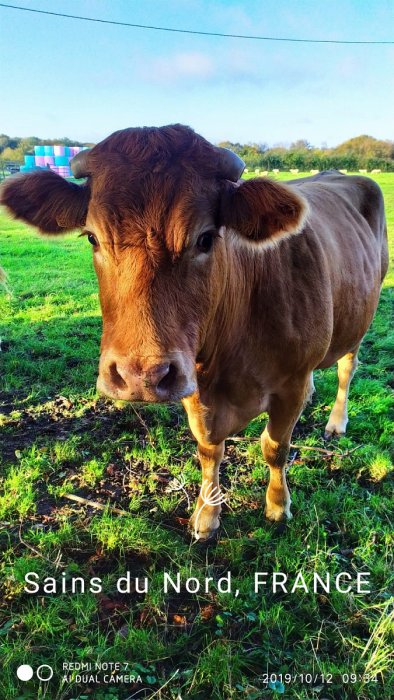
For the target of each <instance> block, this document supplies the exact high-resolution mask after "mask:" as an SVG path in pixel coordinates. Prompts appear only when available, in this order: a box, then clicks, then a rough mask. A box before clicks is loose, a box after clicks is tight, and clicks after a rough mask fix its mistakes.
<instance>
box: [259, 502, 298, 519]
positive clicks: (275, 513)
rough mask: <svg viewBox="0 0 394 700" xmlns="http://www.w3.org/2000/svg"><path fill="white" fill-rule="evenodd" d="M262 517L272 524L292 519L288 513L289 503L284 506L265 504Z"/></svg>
mask: <svg viewBox="0 0 394 700" xmlns="http://www.w3.org/2000/svg"><path fill="white" fill-rule="evenodd" d="M264 515H265V517H266V518H267V520H270V521H271V522H273V523H281V522H285V521H286V520H291V519H292V517H293V516H292V514H291V511H290V503H289V504H288V505H285V506H278V505H276V504H275V503H267V504H266V506H265V511H264Z"/></svg>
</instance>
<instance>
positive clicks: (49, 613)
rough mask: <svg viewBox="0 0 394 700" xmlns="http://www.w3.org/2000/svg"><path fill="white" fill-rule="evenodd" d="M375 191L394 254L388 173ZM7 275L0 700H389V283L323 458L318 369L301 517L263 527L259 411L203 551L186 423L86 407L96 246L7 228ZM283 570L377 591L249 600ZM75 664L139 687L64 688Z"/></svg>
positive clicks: (328, 374) (294, 465) (158, 413)
mask: <svg viewBox="0 0 394 700" xmlns="http://www.w3.org/2000/svg"><path fill="white" fill-rule="evenodd" d="M290 177H293V176H290V174H289V176H288V177H287V176H286V174H282V175H281V176H280V179H289V178H290ZM374 179H376V181H377V182H379V184H380V185H381V187H382V188H383V191H384V194H385V200H386V206H387V215H388V221H389V231H390V235H391V241H393V239H394V174H380V175H376V176H375V178H374ZM0 261H1V264H2V266H3V267H4V268H5V269H6V270H7V272H8V275H9V290H8V292H4V293H2V294H0V326H1V333H0V335H1V339H2V345H1V349H2V352H1V355H0V362H1V394H0V425H1V445H2V447H1V481H0V550H1V560H0V584H1V596H0V642H1V651H0V655H1V658H0V667H1V669H2V670H1V672H0V700H18V699H22V698H23V699H30V698H31V699H32V700H33V699H34V700H35V699H36V698H41V699H42V698H46V699H47V700H61V699H66V698H80V699H81V700H84V699H86V698H94V700H110V699H113V698H118V699H119V700H121V699H125V698H141V697H156V698H161V699H167V698H168V699H170V698H171V699H173V700H175V699H176V698H178V699H179V698H182V699H183V700H185V699H186V698H187V699H189V698H193V699H196V700H197V699H198V700H206V699H207V698H214V699H217V700H218V699H222V698H223V699H227V698H231V699H237V700H238V699H241V700H242V699H245V700H256V699H257V698H275V697H277V696H280V695H282V694H284V696H285V697H288V698H297V699H300V700H301V699H303V700H306V699H308V700H310V699H312V698H320V700H323V699H324V698H325V699H329V700H336V699H337V698H350V699H354V700H356V699H358V700H364V699H370V698H371V699H375V698H376V699H377V700H378V699H379V700H380V699H381V698H390V697H393V695H394V676H393V666H394V654H393V641H394V635H393V631H394V629H393V627H394V622H393V616H392V611H393V592H394V591H393V588H394V586H393V581H394V579H393V539H394V537H393V466H392V461H391V460H392V454H393V452H392V450H393V434H392V426H393V423H392V418H393V411H392V409H393V400H392V387H393V368H394V367H393V365H394V357H393V355H394V329H393V314H392V311H393V279H394V273H393V267H391V272H390V274H389V275H388V277H387V279H386V281H385V286H384V290H383V293H382V297H381V302H380V305H379V309H378V312H377V315H376V318H375V320H374V323H373V326H372V328H371V329H370V331H369V333H368V335H367V337H366V338H365V341H364V343H363V345H362V350H361V356H360V359H361V365H360V367H359V369H358V372H357V375H356V377H355V379H354V381H353V383H352V388H351V397H350V405H349V414H350V421H349V427H348V434H347V436H346V437H344V438H341V439H339V440H338V441H337V442H334V443H330V444H328V445H327V444H325V443H324V441H323V439H322V433H323V428H324V425H325V423H326V421H327V416H328V413H329V411H330V408H331V405H332V403H333V400H334V397H335V393H336V371H335V368H332V369H330V370H325V371H319V372H316V378H315V382H316V388H317V393H316V395H315V398H314V401H313V404H312V405H311V406H309V407H308V408H307V409H306V411H305V413H304V415H303V416H302V418H301V420H300V422H299V424H298V426H297V427H296V431H295V433H294V436H293V443H295V444H296V445H297V447H296V448H294V449H292V451H291V455H290V469H289V479H288V480H289V484H290V488H291V489H292V500H293V515H294V519H293V520H292V521H291V523H290V524H289V525H288V526H286V527H279V528H278V527H275V526H273V525H270V524H268V523H267V522H265V521H264V518H263V514H262V504H263V494H264V491H265V487H266V483H267V471H268V470H267V469H266V468H265V466H264V463H263V460H262V456H261V451H260V445H259V442H258V441H256V440H254V439H253V438H255V437H257V436H259V435H260V433H261V431H262V429H263V426H264V424H265V416H264V415H263V416H260V417H259V418H258V419H256V420H254V421H253V422H252V423H251V424H250V425H249V427H248V428H247V430H245V432H244V436H245V440H241V441H234V442H232V441H229V442H228V445H227V451H226V457H225V460H224V463H223V466H222V468H221V473H222V483H223V485H224V489H225V491H226V494H227V497H228V500H229V503H230V505H231V508H226V507H225V509H224V514H223V517H222V528H221V533H220V538H219V541H218V542H217V543H216V544H214V545H211V546H210V547H208V548H206V547H203V546H201V545H198V544H196V543H191V541H190V539H189V537H188V535H187V531H186V527H185V519H186V518H187V517H188V516H189V515H190V512H191V511H190V506H192V505H193V501H194V499H195V498H196V496H197V493H198V490H199V483H200V475H199V467H198V463H197V460H196V458H195V456H194V455H195V443H194V441H193V440H192V439H191V437H190V434H189V431H188V428H187V424H186V421H185V417H184V415H183V411H182V408H181V407H178V406H173V405H170V406H160V407H153V406H146V407H143V408H141V407H140V406H139V407H138V408H136V407H133V406H132V405H126V406H118V405H114V404H113V403H111V402H110V401H106V400H104V399H102V398H98V397H97V396H96V394H95V389H94V387H95V381H96V370H97V363H98V356H99V341H100V333H101V321H100V312H99V306H98V296H97V285H96V278H95V275H94V272H93V269H92V264H91V250H90V246H89V244H88V243H87V242H86V240H85V239H81V238H77V237H76V236H68V237H66V238H60V239H57V240H54V239H52V240H48V239H43V238H40V237H39V236H37V235H36V233H35V232H33V230H31V229H29V228H27V227H25V226H23V225H21V224H19V223H16V222H13V221H11V220H10V219H8V218H6V216H5V215H4V213H2V214H0ZM311 448H313V449H311ZM70 495H71V497H72V496H79V497H80V498H82V499H87V500H90V501H93V502H95V503H99V504H102V506H103V507H104V509H103V510H100V509H98V508H97V507H95V506H94V505H89V504H86V502H82V503H81V502H76V501H75V500H70ZM115 508H116V509H118V510H120V511H122V512H121V513H119V512H116V511H115V510H114V509H115ZM127 570H129V571H130V572H131V575H132V577H133V578H134V576H140V577H144V576H147V577H148V579H149V582H150V585H149V591H148V592H147V593H138V592H137V591H136V590H135V589H133V588H131V590H130V592H129V593H126V594H120V593H118V592H117V590H116V580H117V579H118V577H119V576H122V575H124V573H125V572H126V571H127ZM229 570H230V571H231V572H232V576H233V579H234V581H235V582H236V585H235V586H234V588H235V587H237V588H238V589H239V596H238V597H235V596H234V595H231V594H229V593H220V592H218V591H217V590H216V589H215V588H213V589H212V590H210V591H209V592H208V593H204V592H203V593H199V594H191V593H187V592H182V593H181V594H179V595H177V594H175V593H174V592H169V593H164V592H163V590H162V583H163V576H164V573H163V572H164V571H167V572H170V573H172V574H173V575H174V576H175V574H176V572H177V571H180V572H181V576H182V579H185V578H187V577H189V576H195V577H197V578H199V579H201V580H202V579H203V578H205V577H206V576H212V577H213V578H214V579H215V580H216V579H217V578H218V577H220V576H221V575H224V573H226V572H227V571H229ZM273 570H280V571H284V572H286V573H287V574H288V575H289V577H290V579H291V578H294V575H295V574H296V573H297V572H298V571H300V570H302V571H303V572H304V573H305V576H306V578H307V580H310V578H311V577H312V574H313V573H314V572H318V573H319V572H320V573H321V574H324V572H326V571H329V572H330V573H332V574H335V573H338V572H340V571H346V572H349V573H352V574H353V575H354V573H355V572H357V571H361V572H370V573H371V578H370V587H371V593H369V594H358V593H356V592H355V591H354V590H352V591H351V592H350V593H349V594H347V595H343V594H341V593H339V592H337V591H334V592H331V593H330V594H318V595H315V594H313V593H305V592H304V591H303V590H302V589H300V590H298V591H296V592H295V593H294V594H292V595H286V594H285V593H283V592H277V593H272V592H270V591H267V592H266V593H262V594H255V593H254V592H253V577H254V572H255V571H265V572H272V571H273ZM26 572H36V573H37V574H39V576H40V580H42V579H43V578H44V577H45V576H51V577H54V578H55V579H56V581H59V582H60V581H61V579H62V578H64V575H63V574H65V575H66V580H67V581H70V579H71V577H73V576H74V577H75V576H81V577H83V578H84V579H85V580H86V582H87V585H88V584H89V579H90V578H91V577H100V578H101V579H102V581H103V591H102V593H99V594H97V593H90V592H85V593H79V592H78V591H77V592H76V593H75V594H71V593H70V592H69V591H68V592H66V593H65V594H62V593H61V591H60V590H58V592H57V593H56V594H54V593H52V594H45V593H43V592H42V591H40V593H39V594H37V595H29V594H28V593H25V592H24V590H23V588H24V576H25V574H26ZM59 586H60V584H59ZM65 662H67V663H71V662H85V663H86V662H92V663H93V664H94V663H95V662H101V663H103V662H127V663H128V664H129V671H128V673H129V674H130V675H132V674H134V675H139V676H140V677H141V679H142V683H133V682H129V683H128V682H125V683H123V684H118V685H117V684H114V683H112V684H108V685H106V686H104V685H95V684H94V683H93V682H92V681H91V679H90V681H89V679H85V680H83V679H82V680H81V681H80V682H77V681H76V675H77V672H76V671H75V670H74V671H68V672H67V674H66V675H67V679H64V678H63V677H64V675H65V673H66V672H64V671H63V670H62V668H63V666H62V664H63V663H65ZM24 663H26V664H30V665H31V666H32V667H33V668H34V669H36V668H37V667H38V666H40V665H41V664H49V665H50V666H51V667H53V669H54V676H53V678H52V679H51V680H50V681H49V682H39V681H38V680H37V679H36V678H33V679H32V680H31V681H29V682H22V681H19V680H18V679H17V677H16V668H17V667H18V666H19V665H20V664H24ZM266 674H268V675H269V676H270V674H277V678H276V679H275V677H274V676H273V677H272V678H271V681H270V683H267V682H266V681H267V679H266V677H265V675H266ZM280 674H283V676H281V675H280ZM284 674H290V675H291V678H290V677H289V675H287V676H285V675H284ZM306 674H311V676H308V675H306ZM344 674H345V675H344ZM346 674H347V675H346ZM350 674H355V676H356V677H355V678H352V677H351V675H350ZM321 676H323V677H324V678H323V680H322V679H321ZM371 679H372V680H371ZM275 681H276V682H275ZM325 681H327V682H325ZM328 681H331V682H328Z"/></svg>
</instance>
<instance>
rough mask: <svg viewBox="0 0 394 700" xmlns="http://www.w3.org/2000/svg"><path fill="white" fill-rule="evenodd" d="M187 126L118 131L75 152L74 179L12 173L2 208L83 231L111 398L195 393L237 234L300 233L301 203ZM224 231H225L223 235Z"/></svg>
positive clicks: (41, 223) (103, 374)
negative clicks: (249, 175)
mask: <svg viewBox="0 0 394 700" xmlns="http://www.w3.org/2000/svg"><path fill="white" fill-rule="evenodd" d="M242 170H243V163H242V161H241V160H240V159H239V158H238V157H237V156H234V154H231V153H229V152H228V151H225V150H224V149H218V148H217V147H214V146H212V145H211V144H210V143H209V142H208V141H206V140H205V139H203V138H202V137H201V136H198V135H197V134H195V133H194V132H193V131H192V130H191V129H189V128H188V127H184V126H180V125H173V126H166V127H161V128H156V127H152V128H141V129H125V130H123V131H118V132H116V133H114V134H112V135H111V136H109V137H108V138H107V139H105V140H104V141H102V142H101V143H99V144H98V145H97V146H95V147H94V148H93V149H92V150H90V151H85V152H83V153H82V154H80V155H79V156H77V157H76V159H75V162H74V172H75V175H76V176H78V177H87V180H86V183H85V184H84V185H77V184H72V183H70V182H67V181H66V180H64V179H62V178H61V177H60V176H58V175H57V174H55V173H53V172H51V171H45V170H43V171H42V172H34V173H31V174H26V175H23V176H17V177H16V178H13V179H11V180H9V181H8V182H6V184H5V185H3V187H2V190H1V200H0V201H1V203H2V204H4V205H5V206H6V207H7V208H8V209H9V211H11V213H12V214H13V215H14V216H16V217H17V218H20V219H23V220H24V221H26V222H28V223H29V224H33V225H34V226H36V227H37V228H39V229H40V231H41V232H42V233H51V234H55V233H64V232H66V231H68V230H71V229H74V228H81V229H82V235H85V236H86V239H87V242H88V244H90V245H91V246H92V252H93V262H94V266H95V269H96V273H97V277H98V281H99V289H100V302H101V308H102V314H103V335H102V342H101V359H100V371H99V378H98V388H99V390H100V391H102V392H103V393H105V394H107V395H109V396H111V397H113V398H118V399H124V400H132V401H141V400H143V401H174V400H178V399H180V398H183V397H185V396H188V395H190V394H192V393H193V392H194V391H195V389H196V369H195V367H196V359H197V358H198V356H199V354H200V353H201V351H202V350H203V347H204V343H205V339H206V337H207V334H208V333H211V332H212V323H213V321H214V318H215V317H216V318H217V314H218V313H219V312H220V304H221V303H222V301H223V299H222V297H223V294H224V293H225V288H226V284H225V282H226V276H227V271H228V265H229V258H230V257H231V255H232V250H233V248H234V247H237V246H238V247H242V246H239V244H238V242H239V241H241V240H243V241H244V243H245V242H246V244H247V245H248V246H255V245H259V244H260V245H261V244H269V243H272V242H273V241H275V240H278V239H279V238H281V237H283V236H285V235H289V234H291V233H295V232H297V231H299V230H300V228H301V226H302V222H303V219H304V216H305V203H304V201H303V200H302V198H300V197H299V196H298V195H296V194H295V193H294V192H293V191H291V190H290V189H288V188H286V187H285V186H283V185H281V184H278V183H275V182H271V181H269V180H264V179H255V180H250V181H246V182H242V183H240V182H238V178H239V177H240V175H241V173H242ZM229 230H231V231H230V233H229Z"/></svg>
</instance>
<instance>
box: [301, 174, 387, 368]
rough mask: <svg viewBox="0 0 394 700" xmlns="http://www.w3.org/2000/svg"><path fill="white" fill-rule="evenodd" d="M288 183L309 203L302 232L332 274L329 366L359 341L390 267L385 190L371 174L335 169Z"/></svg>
mask: <svg viewBox="0 0 394 700" xmlns="http://www.w3.org/2000/svg"><path fill="white" fill-rule="evenodd" d="M291 186H292V187H295V188H296V189H297V190H299V191H300V192H301V193H302V194H303V196H304V197H305V198H306V199H307V201H308V203H309V206H310V214H309V217H308V226H307V229H306V231H305V234H306V236H307V238H309V240H311V241H312V239H316V240H318V241H319V242H320V244H321V248H320V255H323V258H324V261H325V268H326V270H327V271H328V276H329V279H330V285H331V296H332V310H333V330H332V342H331V344H330V348H329V350H328V352H327V355H326V357H325V358H324V360H323V361H322V363H321V366H325V365H330V364H332V363H333V362H334V361H335V360H336V359H338V357H340V356H341V354H343V353H345V352H349V351H350V350H352V347H351V346H352V345H354V346H355V345H357V343H359V342H360V340H361V339H362V337H363V335H364V334H365V332H366V330H367V329H368V327H369V325H370V323H371V321H372V318H373V315H374V313H375V310H376V307H377V303H378V299H379V293H380V285H381V282H382V280H383V277H384V275H385V274H386V271H387V267H388V248H387V228H386V221H385V215H384V202H383V195H382V192H381V190H380V188H379V186H378V185H377V184H376V183H375V182H374V181H373V180H371V179H370V178H366V177H362V176H347V175H342V174H340V173H337V172H335V171H334V172H332V171H330V172H327V173H320V174H319V175H317V176H315V177H313V178H305V179H304V180H302V181H293V182H292V183H291ZM301 235H303V234H301ZM295 243H296V241H294V244H295Z"/></svg>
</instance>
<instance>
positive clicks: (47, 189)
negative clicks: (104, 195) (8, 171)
mask: <svg viewBox="0 0 394 700" xmlns="http://www.w3.org/2000/svg"><path fill="white" fill-rule="evenodd" d="M89 198H90V187H89V186H88V185H76V184H75V183H72V182H67V180H65V179H64V178H62V177H60V175H58V174H57V173H54V172H52V171H51V170H42V171H37V172H33V173H29V174H26V175H16V176H15V177H13V178H10V179H9V180H6V182H5V183H4V184H3V185H2V186H1V188H0V204H3V205H4V206H5V207H6V208H7V209H8V211H9V212H10V214H11V215H12V216H14V217H15V218H17V219H22V220H23V221H26V223H28V224H31V225H32V226H36V227H37V228H38V229H39V230H40V231H41V232H42V233H65V232H66V231H70V230H72V229H74V228H80V227H81V226H83V225H84V223H85V221H86V215H87V211H88V205H89Z"/></svg>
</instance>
